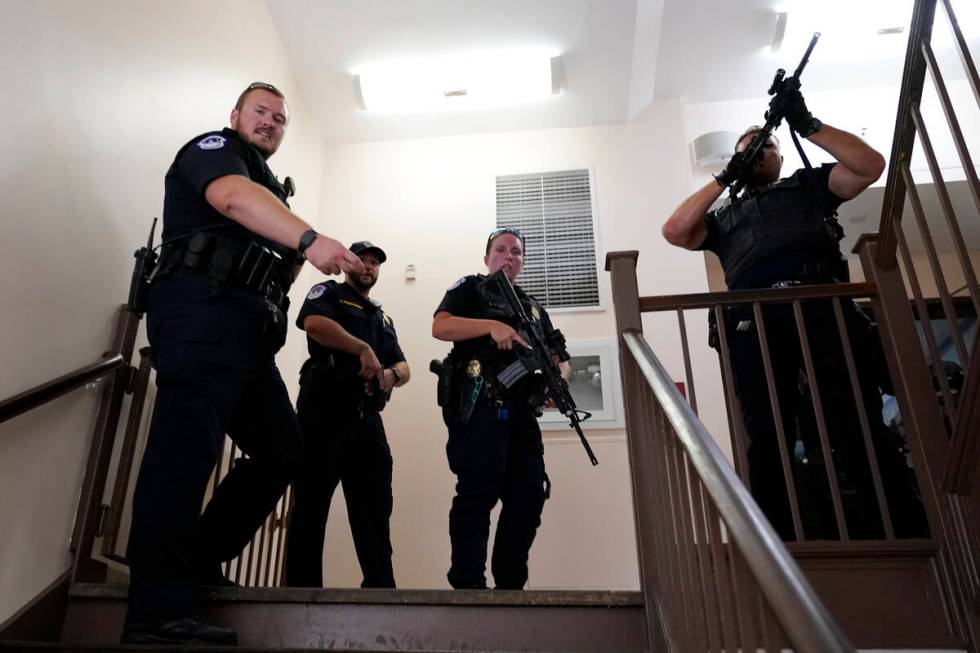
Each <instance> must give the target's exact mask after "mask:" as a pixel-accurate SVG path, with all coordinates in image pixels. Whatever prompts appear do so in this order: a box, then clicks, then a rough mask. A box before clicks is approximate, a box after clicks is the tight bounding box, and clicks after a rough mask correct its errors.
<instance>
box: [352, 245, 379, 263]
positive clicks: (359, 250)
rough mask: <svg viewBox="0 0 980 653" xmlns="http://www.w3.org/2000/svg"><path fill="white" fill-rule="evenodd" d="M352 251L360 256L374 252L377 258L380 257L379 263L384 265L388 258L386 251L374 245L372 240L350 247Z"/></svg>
mask: <svg viewBox="0 0 980 653" xmlns="http://www.w3.org/2000/svg"><path fill="white" fill-rule="evenodd" d="M350 251H352V252H354V253H355V254H357V255H358V256H360V255H361V254H363V253H364V252H373V253H374V255H375V256H377V257H378V263H384V262H385V261H386V260H387V259H388V256H387V254H385V251H384V250H383V249H381V248H380V247H378V246H377V245H375V244H374V243H372V242H371V241H370V240H359V241H357V242H356V243H354V244H353V245H351V246H350Z"/></svg>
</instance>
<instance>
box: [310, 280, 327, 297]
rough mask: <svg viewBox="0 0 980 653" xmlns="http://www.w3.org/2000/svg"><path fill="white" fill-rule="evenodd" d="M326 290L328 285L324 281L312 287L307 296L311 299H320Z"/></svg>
mask: <svg viewBox="0 0 980 653" xmlns="http://www.w3.org/2000/svg"><path fill="white" fill-rule="evenodd" d="M326 290H327V288H326V286H324V285H323V284H322V283H320V284H317V285H315V286H313V287H312V288H310V292H309V294H308V295H307V296H306V298H307V299H309V300H313V299H319V298H320V297H323V293H324V292H325V291H326Z"/></svg>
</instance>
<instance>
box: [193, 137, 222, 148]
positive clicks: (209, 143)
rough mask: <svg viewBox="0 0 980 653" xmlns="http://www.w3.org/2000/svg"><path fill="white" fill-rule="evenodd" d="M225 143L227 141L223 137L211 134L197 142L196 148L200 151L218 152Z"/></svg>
mask: <svg viewBox="0 0 980 653" xmlns="http://www.w3.org/2000/svg"><path fill="white" fill-rule="evenodd" d="M227 142H228V140H227V139H226V138H225V137H224V136H218V135H216V134H213V135H211V136H208V137H207V138H202V139H201V140H200V141H198V143H197V147H198V149H201V150H220V149H221V148H223V147H224V146H225V143H227Z"/></svg>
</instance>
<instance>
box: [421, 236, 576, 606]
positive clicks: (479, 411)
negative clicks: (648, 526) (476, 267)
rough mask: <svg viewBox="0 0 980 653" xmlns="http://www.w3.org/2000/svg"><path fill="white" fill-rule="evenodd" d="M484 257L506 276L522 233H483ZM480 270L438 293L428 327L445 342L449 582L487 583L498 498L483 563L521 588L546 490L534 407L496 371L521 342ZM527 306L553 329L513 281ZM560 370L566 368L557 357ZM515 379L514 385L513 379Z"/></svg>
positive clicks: (511, 274)
mask: <svg viewBox="0 0 980 653" xmlns="http://www.w3.org/2000/svg"><path fill="white" fill-rule="evenodd" d="M483 262H484V263H485V264H486V266H487V271H488V272H489V273H490V274H491V275H492V274H493V273H495V272H497V271H498V270H503V272H504V274H505V275H506V276H507V278H508V279H509V280H510V282H511V283H513V282H514V281H515V280H516V279H517V276H518V275H519V274H520V273H521V268H522V267H523V266H524V236H523V235H522V234H521V232H520V231H519V230H517V229H507V228H505V229H497V230H496V231H494V232H492V233H491V234H490V237H489V239H488V240H487V247H486V255H485V256H484V258H483ZM485 281H486V277H485V276H484V275H470V276H466V277H463V278H462V279H460V280H459V281H457V282H456V283H455V284H454V285H453V286H452V287H451V288H449V290H448V291H446V295H445V297H443V300H442V303H441V304H439V308H437V309H436V313H435V318H434V319H433V321H432V335H433V337H435V338H438V339H439V340H446V341H450V342H452V343H454V344H453V350H452V352H451V354H450V357H449V361H450V363H449V365H448V366H447V370H446V372H445V373H447V374H449V375H450V381H451V387H452V390H451V392H450V395H451V397H453V398H452V399H451V400H449V401H447V402H443V403H446V404H447V405H446V406H444V407H443V419H444V420H445V422H446V426H447V427H448V428H449V442H448V444H447V445H446V453H447V455H448V458H449V467H450V469H451V470H452V471H453V473H454V474H456V478H457V483H456V496H455V497H454V498H453V505H452V509H451V510H450V511H449V537H450V539H451V541H452V566H451V567H450V569H449V574H448V578H449V583H450V584H451V585H452V586H453V587H454V588H456V589H481V588H486V586H487V585H486V577H485V576H484V571H485V569H486V560H487V539H488V537H489V532H490V511H491V510H492V509H493V507H494V506H495V505H496V503H497V501H498V500H499V501H501V503H502V504H503V505H502V508H501V511H500V518H499V520H498V522H497V534H496V538H495V541H494V545H493V558H492V562H491V569H492V572H493V578H494V582H495V585H496V587H498V588H501V589H521V588H523V587H524V584H525V583H526V582H527V559H528V552H529V551H530V549H531V543H532V542H533V541H534V535H535V533H536V532H537V528H538V526H539V525H540V523H541V511H542V508H543V507H544V501H545V499H546V498H547V489H546V488H547V486H548V477H547V475H546V474H545V470H544V447H543V446H542V443H541V431H540V429H539V428H538V423H537V420H536V418H535V410H536V408H537V407H536V406H532V405H531V404H530V403H529V402H528V396H526V395H525V396H520V392H519V391H518V392H516V393H515V392H508V391H506V390H505V389H504V388H503V387H502V386H501V384H500V383H499V382H497V380H496V378H495V376H496V374H497V373H498V372H499V371H501V370H502V369H504V368H505V367H506V366H507V365H508V364H510V363H511V362H513V360H514V359H515V356H516V355H515V353H514V351H513V350H514V348H515V347H527V346H528V343H527V342H526V341H525V340H524V338H522V337H521V336H520V334H518V332H517V331H516V330H515V328H514V326H513V320H510V321H511V322H512V323H508V321H509V320H508V317H507V316H506V315H504V314H501V313H499V312H495V310H494V307H493V305H492V302H490V301H488V300H487V295H486V292H485V289H484V287H483V286H484V282H485ZM514 289H515V290H516V292H517V295H518V297H519V298H520V300H521V303H522V304H524V305H525V312H526V313H527V314H528V315H530V316H531V318H532V319H533V320H539V321H540V322H541V326H542V328H543V331H544V333H545V334H546V335H547V334H549V333H551V332H552V331H554V327H552V325H551V320H550V319H549V318H548V314H547V312H545V310H544V308H542V307H541V305H540V304H539V303H538V302H537V301H536V300H535V299H534V298H533V297H531V296H530V295H527V294H526V293H524V292H523V291H522V290H521V289H520V288H519V287H517V286H515V287H514ZM560 366H561V369H562V374H563V375H565V376H567V375H568V374H569V372H570V368H569V366H568V363H560ZM515 387H519V386H515Z"/></svg>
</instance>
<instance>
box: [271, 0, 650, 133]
mask: <svg viewBox="0 0 980 653" xmlns="http://www.w3.org/2000/svg"><path fill="white" fill-rule="evenodd" d="M266 3H267V5H268V7H269V11H270V12H271V14H272V18H273V20H274V21H275V24H276V27H277V29H278V31H279V34H280V36H281V37H282V41H283V44H284V46H285V48H286V51H287V53H288V54H289V56H290V58H291V59H292V63H293V66H294V68H295V70H296V71H297V75H298V77H299V81H300V83H301V85H302V87H303V90H304V95H305V96H306V99H307V101H308V102H309V103H310V105H311V108H312V109H313V111H314V112H315V113H316V114H317V117H318V119H319V124H320V129H321V132H322V133H323V137H324V140H325V142H326V143H327V144H336V143H347V142H358V141H375V140H393V139H402V138H424V137H432V136H448V135H458V134H467V133H480V132H496V131H510V130H522V129H545V128H552V127H570V126H582V125H596V124H610V123H621V122H624V121H625V120H626V107H627V101H628V97H629V88H630V84H629V82H630V70H631V67H632V66H631V60H632V53H633V33H634V29H635V14H636V4H637V0H493V1H489V0H487V1H484V0H327V1H324V0H266ZM541 46H547V47H554V48H555V49H557V51H558V52H560V53H561V57H562V63H563V66H564V69H565V76H566V78H567V88H566V89H565V90H564V92H563V93H562V94H561V95H559V96H556V97H551V98H548V99H547V100H544V101H542V102H540V103H536V104H530V105H525V106H520V107H514V108H507V109H496V110H473V111H443V112H439V113H434V114H425V115H407V116H397V115H377V114H372V113H370V112H365V111H361V110H359V109H358V108H357V106H356V104H355V100H354V94H353V89H352V83H351V73H352V71H353V70H355V69H356V68H357V67H358V66H363V65H366V64H370V63H376V62H379V61H386V60H390V59H393V58H399V57H421V56H432V55H440V54H449V55H452V54H455V53H460V52H465V51H469V50H491V49H497V48H507V47H541Z"/></svg>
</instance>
